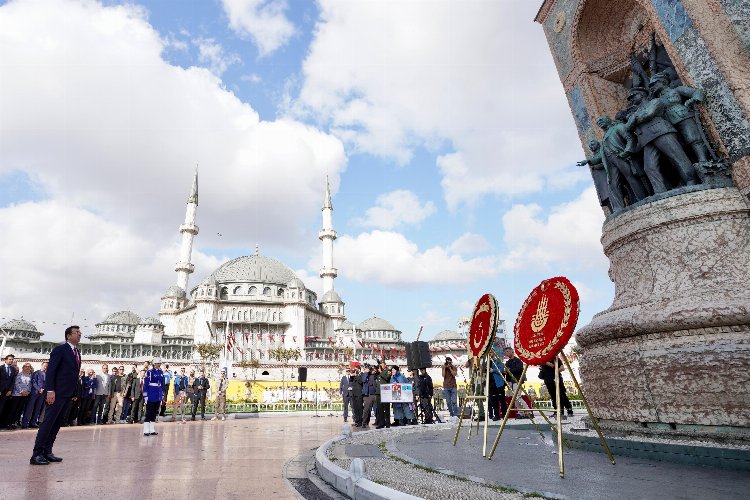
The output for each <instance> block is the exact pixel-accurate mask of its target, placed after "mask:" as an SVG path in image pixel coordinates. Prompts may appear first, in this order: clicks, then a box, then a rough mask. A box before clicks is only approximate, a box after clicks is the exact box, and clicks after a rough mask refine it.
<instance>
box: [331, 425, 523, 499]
mask: <svg viewBox="0 0 750 500" xmlns="http://www.w3.org/2000/svg"><path fill="white" fill-rule="evenodd" d="M433 434H434V432H431V428H430V427H426V426H422V427H406V428H404V429H391V430H389V431H386V430H383V431H377V432H367V433H356V434H354V435H353V436H352V437H351V438H349V439H346V440H343V441H340V442H338V443H336V444H334V445H333V446H332V447H331V448H330V449H329V450H328V458H329V459H331V460H333V462H334V463H335V464H336V465H338V466H339V467H342V468H344V469H348V468H349V464H350V463H351V457H348V456H347V446H350V445H374V446H378V447H379V449H380V451H381V452H382V453H383V458H367V457H361V458H362V460H363V461H364V462H365V465H366V467H367V478H368V479H370V480H372V481H374V482H377V483H380V484H382V485H384V486H388V487H389V488H393V489H395V490H398V491H402V492H405V493H409V494H411V495H415V496H419V497H423V498H428V499H436V500H438V499H440V500H442V499H445V500H449V499H482V500H483V499H488V500H489V499H496V500H520V499H523V498H525V496H524V495H523V494H521V493H518V492H512V491H503V489H500V488H492V487H488V486H484V485H482V484H478V483H476V482H473V481H467V480H466V479H463V478H460V477H457V476H450V475H446V474H443V473H440V472H437V471H434V470H430V469H429V468H425V467H419V466H415V465H414V464H412V463H409V462H406V461H404V460H401V459H399V458H398V457H395V456H394V455H393V454H391V453H389V451H388V450H387V449H386V442H395V443H398V442H400V441H401V439H404V438H405V437H406V436H420V435H433Z"/></svg>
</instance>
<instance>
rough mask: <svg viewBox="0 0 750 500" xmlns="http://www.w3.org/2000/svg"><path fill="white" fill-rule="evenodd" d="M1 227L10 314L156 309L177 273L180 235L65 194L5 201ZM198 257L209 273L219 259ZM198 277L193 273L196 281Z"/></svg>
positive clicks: (90, 317)
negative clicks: (131, 222)
mask: <svg viewBox="0 0 750 500" xmlns="http://www.w3.org/2000/svg"><path fill="white" fill-rule="evenodd" d="M0 234H2V235H3V245H0V262H4V263H7V265H5V266H4V269H3V281H4V282H5V283H6V284H8V285H9V286H6V287H4V292H3V298H2V301H0V310H1V311H2V315H3V316H6V317H20V316H21V315H23V316H25V317H27V318H30V319H34V320H36V321H46V322H47V323H50V322H59V323H64V322H66V321H70V320H71V319H74V320H75V321H76V322H81V323H82V324H85V325H87V326H89V327H92V326H93V324H94V323H96V322H98V321H101V320H102V319H103V318H104V317H105V316H106V315H108V314H110V313H112V312H115V311H117V310H121V309H130V310H133V311H134V312H135V313H137V314H139V315H141V317H144V316H155V315H156V314H157V313H158V311H159V298H160V297H161V295H162V293H164V291H165V290H166V289H167V287H168V286H169V285H170V284H173V283H175V281H176V274H175V273H174V271H173V268H174V264H175V262H176V261H177V260H178V257H179V243H178V241H177V239H176V238H166V239H164V240H162V241H156V240H153V239H150V238H144V237H143V236H141V235H139V234H137V233H135V232H133V231H132V230H131V229H129V228H128V227H126V226H124V225H121V224H116V223H112V222H108V221H106V220H105V219H103V218H102V217H100V216H98V215H96V214H94V213H92V212H90V211H87V210H84V209H81V208H77V207H74V206H71V205H70V204H67V203H65V202H60V201H44V202H39V203H22V204H18V205H13V206H10V207H6V208H2V209H0ZM193 262H194V263H195V265H196V269H197V270H198V272H200V271H202V272H203V273H206V274H207V273H208V272H210V271H212V270H213V269H214V268H216V267H217V266H218V265H219V263H220V260H219V259H217V258H215V257H210V256H207V255H204V254H203V253H201V252H199V251H195V252H193ZM198 279H200V278H199V277H196V276H195V274H194V275H193V276H191V279H190V286H193V285H195V284H196V283H197V282H198ZM58 330H59V329H58ZM88 331H91V328H89V329H88ZM46 333H50V334H59V333H60V331H55V330H52V331H47V332H46Z"/></svg>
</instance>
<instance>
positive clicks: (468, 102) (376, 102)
mask: <svg viewBox="0 0 750 500" xmlns="http://www.w3.org/2000/svg"><path fill="white" fill-rule="evenodd" d="M319 5H320V12H321V15H320V19H319V21H318V23H317V26H316V32H315V38H314V40H313V42H312V44H311V46H310V52H309V55H308V57H307V59H306V60H305V62H304V66H303V78H304V80H303V82H302V87H301V90H300V92H299V95H298V96H297V99H296V101H293V102H292V104H291V109H290V111H291V112H292V113H300V114H303V115H306V114H309V115H310V116H313V117H315V118H316V119H319V120H320V121H321V123H324V124H326V125H327V126H329V127H330V128H331V130H332V131H334V132H335V133H336V134H338V135H339V136H340V137H341V138H343V139H344V140H345V141H346V142H348V143H350V144H351V145H352V147H353V148H354V149H355V150H359V151H365V152H369V153H372V154H376V155H382V156H387V157H392V158H394V159H396V160H397V161H399V162H401V163H406V162H408V161H409V160H410V159H411V158H412V155H413V153H414V151H415V149H416V148H417V147H422V146H425V147H427V148H430V149H432V150H434V151H436V152H438V153H440V156H439V157H438V159H437V167H438V168H439V170H440V172H441V174H442V176H443V178H442V187H443V190H444V196H445V199H446V201H447V203H448V205H449V207H451V208H454V207H456V206H457V205H459V204H471V203H474V202H475V201H476V200H477V199H479V198H480V197H482V196H484V195H486V194H490V193H499V194H516V193H529V192H536V191H540V190H542V189H543V188H545V187H546V186H552V187H556V186H557V185H558V184H559V179H560V175H561V173H564V172H566V169H567V170H569V169H571V168H573V169H574V168H575V167H572V164H573V161H574V160H575V159H577V158H578V157H580V155H581V154H582V153H581V147H580V143H579V141H578V137H577V133H576V130H575V128H574V125H573V120H572V118H571V116H570V110H569V108H568V106H567V104H566V100H565V98H564V94H563V89H562V85H561V84H560V82H559V79H558V76H557V73H556V72H555V69H554V65H553V64H552V61H551V56H550V54H549V48H548V46H547V42H546V40H545V37H544V34H543V32H542V29H541V28H540V27H539V26H538V25H536V24H535V23H534V22H533V21H532V19H533V17H534V14H535V13H536V10H537V8H538V5H537V4H536V3H535V2H529V1H527V0H516V1H497V0H484V1H471V2H468V1H467V2H455V1H454V2H450V1H423V2H383V1H381V0H369V1H358V2H351V1H341V0H320V2H319ZM446 148H447V150H446ZM574 180H575V179H571V181H574Z"/></svg>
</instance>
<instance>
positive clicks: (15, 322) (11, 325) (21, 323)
mask: <svg viewBox="0 0 750 500" xmlns="http://www.w3.org/2000/svg"><path fill="white" fill-rule="evenodd" d="M0 328H2V329H3V330H8V331H10V330H22V331H25V332H36V331H37V329H36V326H34V325H32V324H31V323H29V322H28V321H26V320H25V319H12V320H10V321H6V322H5V323H3V325H2V326H0Z"/></svg>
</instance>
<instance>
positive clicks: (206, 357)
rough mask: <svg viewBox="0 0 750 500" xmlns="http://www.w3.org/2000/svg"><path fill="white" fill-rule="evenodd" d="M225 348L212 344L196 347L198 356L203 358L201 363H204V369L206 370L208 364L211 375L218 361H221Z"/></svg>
mask: <svg viewBox="0 0 750 500" xmlns="http://www.w3.org/2000/svg"><path fill="white" fill-rule="evenodd" d="M223 348H224V347H223V346H221V345H219V344H212V343H205V344H197V345H196V346H195V350H196V351H198V356H200V357H201V361H202V362H203V363H202V365H203V369H204V370H205V369H206V363H208V364H209V368H210V370H209V373H211V374H213V365H214V363H215V362H216V360H217V359H219V355H220V354H221V351H222V349H223Z"/></svg>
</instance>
